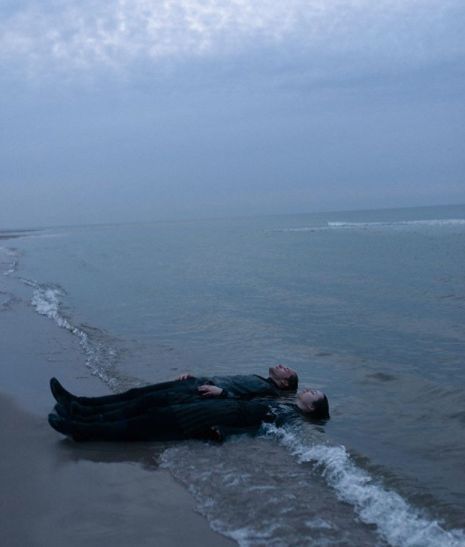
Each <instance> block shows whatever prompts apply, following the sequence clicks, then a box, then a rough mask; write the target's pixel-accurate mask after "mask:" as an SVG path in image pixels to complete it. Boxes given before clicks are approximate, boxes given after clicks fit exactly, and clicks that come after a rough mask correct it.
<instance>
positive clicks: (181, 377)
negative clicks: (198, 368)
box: [176, 372, 195, 382]
mask: <svg viewBox="0 0 465 547" xmlns="http://www.w3.org/2000/svg"><path fill="white" fill-rule="evenodd" d="M190 378H195V376H192V374H189V373H187V372H184V373H183V374H180V375H179V376H178V377H177V378H176V380H178V381H181V382H182V381H183V380H189V379H190Z"/></svg>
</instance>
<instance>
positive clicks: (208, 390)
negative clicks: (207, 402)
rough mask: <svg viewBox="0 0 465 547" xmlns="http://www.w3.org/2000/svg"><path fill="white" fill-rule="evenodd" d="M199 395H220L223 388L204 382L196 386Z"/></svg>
mask: <svg viewBox="0 0 465 547" xmlns="http://www.w3.org/2000/svg"><path fill="white" fill-rule="evenodd" d="M198 390H199V393H200V395H202V397H220V396H221V394H222V393H223V390H222V389H221V388H220V387H218V386H212V385H209V384H204V385H203V386H200V387H199V388H198Z"/></svg>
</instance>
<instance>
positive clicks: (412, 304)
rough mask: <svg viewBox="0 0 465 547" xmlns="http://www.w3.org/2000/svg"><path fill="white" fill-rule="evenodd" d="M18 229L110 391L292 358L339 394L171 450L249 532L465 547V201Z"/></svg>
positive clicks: (267, 540) (15, 276)
mask: <svg viewBox="0 0 465 547" xmlns="http://www.w3.org/2000/svg"><path fill="white" fill-rule="evenodd" d="M0 243H1V246H2V249H1V252H2V257H3V258H2V264H3V274H4V275H7V276H8V277H9V278H10V280H13V282H14V283H16V284H17V286H18V287H20V286H21V287H22V290H23V291H26V293H27V295H28V299H29V302H30V307H31V313H32V312H34V313H37V314H40V315H42V316H45V317H47V318H49V320H50V321H54V322H55V323H56V328H57V329H58V328H61V329H66V330H67V331H69V334H70V336H74V337H77V339H78V340H79V342H80V347H81V350H82V357H83V358H82V363H83V365H82V366H83V367H87V368H88V369H90V370H91V372H92V374H94V375H95V376H97V377H98V378H100V379H101V381H102V393H108V391H109V390H112V391H115V392H116V391H120V390H124V389H128V388H130V387H133V386H139V385H144V384H147V383H153V382H158V381H162V380H167V379H171V378H174V377H176V376H177V375H178V374H180V373H182V372H190V373H191V374H194V375H195V374H198V375H209V374H211V375H213V374H214V375H224V374H251V373H257V374H261V375H263V376H267V373H268V367H270V366H272V365H274V364H276V363H283V364H286V365H288V366H290V367H292V368H293V369H295V370H296V371H297V372H298V374H299V378H300V386H301V387H304V386H312V387H316V388H318V389H321V390H323V391H324V392H325V393H326V394H327V395H328V398H329V402H330V411H331V419H330V420H329V421H328V422H327V423H326V424H324V425H322V424H312V423H309V422H305V421H302V422H297V423H293V424H291V425H287V426H286V425H285V426H283V427H276V426H274V425H270V424H267V425H266V426H264V427H263V428H262V430H261V431H260V432H259V434H258V435H257V436H256V437H249V436H235V437H231V438H230V439H228V440H227V441H226V442H225V443H224V444H222V445H214V444H209V443H203V442H200V441H185V442H177V443H154V444H153V461H154V462H155V464H156V466H160V467H163V468H165V469H168V470H169V471H170V473H171V474H172V475H173V476H174V477H175V479H176V480H178V481H180V482H181V483H182V484H184V485H185V486H186V488H188V489H189V490H190V491H191V492H192V494H193V496H194V497H195V500H196V504H197V509H198V511H199V512H201V513H202V514H203V515H205V517H206V518H207V519H208V521H209V523H210V526H211V527H212V528H213V529H214V530H216V531H218V532H221V533H222V534H224V535H225V536H228V537H229V538H232V539H233V540H235V541H236V542H237V543H238V544H239V545H241V546H259V545H260V546H261V545H265V546H292V545H296V546H300V545H308V546H317V545H318V546H319V545H324V546H329V545H337V546H343V545H357V546H364V545H376V546H384V545H393V546H418V547H429V546H464V545H465V206H450V207H449V206H447V207H423V208H403V209H385V210H372V211H350V212H334V213H321V214H300V215H281V216H262V217H255V218H252V217H247V218H229V219H211V220H192V221H173V222H152V223H131V224H111V225H92V226H79V227H75V226H73V227H59V228H47V229H40V230H31V231H30V232H27V233H24V234H21V237H18V238H16V239H10V240H4V241H2V242H0ZM66 366H67V364H66V363H63V367H66ZM78 376H79V371H76V377H78Z"/></svg>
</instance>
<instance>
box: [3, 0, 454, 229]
mask: <svg viewBox="0 0 465 547" xmlns="http://www.w3.org/2000/svg"><path fill="white" fill-rule="evenodd" d="M464 28H465V2H464V1H463V0H437V1H436V0H376V1H375V0H345V1H344V0H307V1H303V0H287V1H286V2H278V1H277V0H250V1H247V0H234V1H229V2H226V1H221V0H177V1H176V0H165V1H162V0H160V1H156V0H152V1H151V0H119V1H116V0H105V1H103V0H102V1H95V0H92V1H91V0H53V1H51V0H37V1H33V0H2V2H1V3H0V83H1V93H0V227H3V228H7V227H10V226H11V227H18V226H44V225H54V224H76V223H77V224H80V223H94V222H119V221H124V222H125V221H137V220H143V221H150V220H158V219H169V218H191V217H212V216H214V217H216V216H227V215H242V214H245V215H250V214H269V213H294V212H296V213H298V212H311V211H320V210H340V209H355V208H379V207H396V206H410V205H434V204H447V203H451V204H456V203H465V99H464V97H465V93H464V92H465V38H464V30H463V29H464Z"/></svg>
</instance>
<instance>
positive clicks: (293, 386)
mask: <svg viewBox="0 0 465 547" xmlns="http://www.w3.org/2000/svg"><path fill="white" fill-rule="evenodd" d="M298 387H299V377H298V376H297V373H296V372H294V374H293V375H292V376H289V378H288V379H287V389H288V390H289V391H297V388H298Z"/></svg>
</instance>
